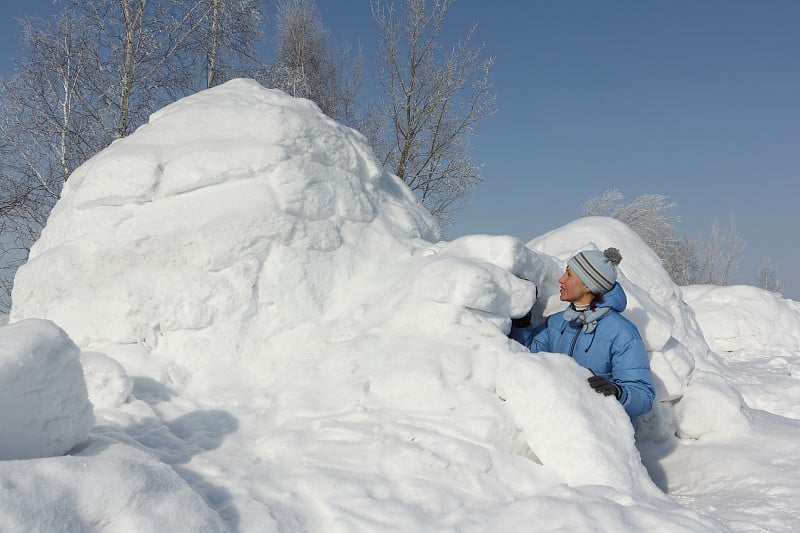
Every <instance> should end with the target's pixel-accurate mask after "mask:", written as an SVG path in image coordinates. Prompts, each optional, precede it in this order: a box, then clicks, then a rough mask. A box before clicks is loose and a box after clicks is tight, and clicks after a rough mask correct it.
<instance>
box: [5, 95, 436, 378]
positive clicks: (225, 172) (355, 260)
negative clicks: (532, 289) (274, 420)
mask: <svg viewBox="0 0 800 533" xmlns="http://www.w3.org/2000/svg"><path fill="white" fill-rule="evenodd" d="M176 132H180V134H176ZM437 237H438V228H437V227H436V225H435V223H434V222H433V220H432V219H431V217H430V216H429V215H428V214H427V213H426V212H425V211H424V210H423V209H422V208H421V207H420V206H419V205H417V204H416V202H415V200H414V198H413V196H412V195H411V193H410V191H408V189H406V188H405V187H404V186H402V185H401V184H400V182H399V180H397V178H396V177H394V176H392V175H390V174H388V173H386V172H385V171H384V170H383V169H382V167H381V165H380V163H379V162H378V161H377V160H376V159H375V157H374V155H373V154H372V152H371V151H370V149H369V148H368V146H367V144H366V143H365V141H364V139H363V137H361V135H360V134H358V133H357V132H355V131H353V130H351V129H349V128H345V127H344V126H341V125H340V124H338V123H336V122H334V121H333V120H331V119H329V118H327V117H326V116H325V115H323V114H322V113H320V112H319V111H318V109H317V108H316V106H315V105H314V104H312V103H311V102H309V101H306V100H301V99H293V98H287V97H286V95H284V94H283V93H281V92H280V91H275V90H267V89H264V88H263V87H261V86H260V85H258V84H257V83H255V82H252V81H246V80H235V81H232V82H229V83H227V84H225V85H222V86H219V87H216V88H214V89H212V90H209V91H205V92H202V93H199V94H197V95H194V96H192V97H189V98H185V99H183V100H180V101H178V102H176V103H175V104H172V105H170V106H167V107H166V108H164V109H162V110H161V111H159V112H157V113H155V114H154V115H153V116H152V117H151V119H150V122H149V123H148V124H147V125H145V126H143V127H141V128H139V129H138V130H137V131H136V132H135V134H134V135H131V136H129V137H128V138H125V139H122V140H119V141H117V142H115V143H114V144H112V145H111V146H110V147H109V148H107V149H106V150H104V151H103V152H101V153H100V154H98V155H97V156H96V157H94V158H92V159H91V160H90V161H88V162H87V163H85V164H84V165H82V166H81V167H80V168H78V169H77V170H76V171H75V172H74V174H73V175H72V176H71V177H70V179H69V181H68V182H67V184H66V185H65V188H64V192H63V194H62V198H61V200H60V201H59V202H58V204H57V206H56V208H55V209H54V210H53V213H52V215H51V217H50V219H49V222H48V225H47V227H46V229H45V230H44V232H43V233H42V236H41V238H40V239H39V241H38V242H37V243H36V245H35V246H34V247H33V249H32V250H31V254H30V260H29V262H28V263H27V264H26V265H24V266H23V267H22V268H21V269H20V271H19V273H18V274H17V277H16V280H15V286H14V293H13V298H14V308H13V309H12V314H11V320H12V321H13V320H16V319H17V318H18V317H23V316H24V317H45V316H46V317H49V318H51V319H52V320H54V321H55V322H57V323H58V324H59V325H60V326H61V327H63V328H64V329H65V330H66V331H67V332H68V333H69V334H70V336H71V337H72V338H73V339H75V340H76V342H78V343H79V344H81V345H87V344H90V343H92V342H98V341H111V342H115V343H143V344H145V345H147V346H148V348H149V349H150V350H157V349H160V350H161V351H164V352H169V353H173V354H174V353H191V358H192V364H193V365H194V364H196V363H197V362H198V361H197V357H198V355H203V354H208V355H209V357H207V358H205V359H204V360H203V364H205V365H212V364H219V365H221V366H227V365H230V364H232V363H235V361H232V360H231V358H230V357H229V356H228V354H229V352H230V350H229V347H230V346H231V344H237V343H238V342H239V339H241V338H243V337H247V336H248V333H247V330H248V326H249V324H250V323H251V322H255V323H257V324H258V325H257V326H253V327H252V328H250V329H254V330H258V331H259V332H260V334H261V335H263V336H268V335H269V334H270V333H273V332H276V331H280V330H281V329H284V328H286V327H289V326H292V325H294V324H295V323H296V322H297V321H298V320H304V319H311V318H319V317H321V316H324V315H325V314H326V313H327V312H328V310H329V308H331V307H332V306H333V305H334V302H333V300H335V294H334V293H335V291H337V290H339V289H341V288H342V287H346V286H347V285H348V282H349V281H350V280H352V279H353V278H356V277H357V271H358V269H359V268H360V264H361V263H362V262H364V261H363V260H362V258H361V257H360V255H359V253H354V252H358V250H359V249H362V248H363V249H369V248H370V246H373V247H374V242H373V241H375V240H376V239H379V240H386V241H387V243H385V244H383V245H382V246H381V248H383V247H388V248H391V247H392V241H393V240H394V241H395V246H397V248H398V250H395V253H402V252H401V251H400V249H401V248H403V247H404V248H405V249H403V250H402V251H403V252H406V251H407V245H403V247H401V246H399V245H398V244H397V239H398V238H400V239H403V240H409V239H414V238H426V239H428V240H436V238H437ZM371 243H372V244H371ZM367 263H370V262H369V261H367ZM64 272H69V275H67V276H65V275H63V274H62V273H64ZM48 279H49V281H45V280H48ZM34 280H35V281H34ZM76 288H77V289H78V290H76ZM76 309H79V310H80V312H79V313H76V312H75V310H76ZM198 352H199V353H198Z"/></svg>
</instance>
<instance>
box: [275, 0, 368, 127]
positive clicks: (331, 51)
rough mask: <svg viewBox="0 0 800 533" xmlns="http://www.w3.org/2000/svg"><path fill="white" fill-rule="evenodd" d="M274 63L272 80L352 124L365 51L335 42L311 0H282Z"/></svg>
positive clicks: (277, 86)
mask: <svg viewBox="0 0 800 533" xmlns="http://www.w3.org/2000/svg"><path fill="white" fill-rule="evenodd" d="M275 33H276V40H277V42H276V46H275V64H274V65H272V67H271V69H270V74H269V80H268V84H269V85H271V86H272V87H276V88H279V89H282V90H283V91H285V92H287V93H288V94H291V95H292V96H297V97H301V98H308V99H309V100H312V101H314V102H315V103H316V104H317V105H318V106H319V108H320V109H321V110H322V112H323V113H325V114H326V115H328V116H329V117H332V118H334V119H337V120H340V121H343V122H345V123H351V124H352V123H353V121H354V117H355V114H354V107H355V100H356V98H357V96H358V91H359V88H360V85H359V84H360V78H361V60H360V55H359V56H357V57H356V59H355V60H354V61H353V62H352V64H351V61H350V53H349V50H348V49H346V48H345V49H336V48H335V47H333V46H332V45H331V44H330V41H329V32H328V29H327V28H326V27H325V25H324V24H323V22H322V18H321V17H320V15H319V12H318V11H317V6H316V4H315V3H314V2H313V1H312V0H279V1H278V3H277V12H276V15H275Z"/></svg>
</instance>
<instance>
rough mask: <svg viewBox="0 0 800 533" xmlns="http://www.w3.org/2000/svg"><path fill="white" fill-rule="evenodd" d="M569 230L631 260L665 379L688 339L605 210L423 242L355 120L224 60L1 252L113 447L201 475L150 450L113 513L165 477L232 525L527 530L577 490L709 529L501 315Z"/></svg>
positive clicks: (513, 306)
mask: <svg viewBox="0 0 800 533" xmlns="http://www.w3.org/2000/svg"><path fill="white" fill-rule="evenodd" d="M604 228H605V229H604ZM589 229H592V231H591V235H592V236H593V238H600V239H601V240H602V241H605V240H608V241H614V242H615V244H616V245H617V246H618V247H619V248H620V249H621V250H622V251H623V256H625V257H626V260H627V258H629V257H630V258H631V259H632V260H631V261H630V262H629V263H628V264H629V270H626V269H625V264H624V263H623V276H622V277H623V284H625V286H626V289H629V294H630V295H631V301H632V302H633V303H634V305H633V307H632V310H631V316H632V318H635V320H634V321H635V322H636V323H637V324H638V325H640V327H641V328H642V329H643V330H644V331H645V334H646V339H647V342H648V346H649V348H650V349H651V350H652V352H653V354H654V361H655V362H656V363H657V364H661V367H660V368H659V369H658V371H659V372H661V373H663V374H662V375H663V378H662V380H661V381H662V383H661V384H660V385H659V387H660V389H659V390H660V399H662V400H671V399H674V398H675V397H676V396H678V395H680V394H682V393H683V387H684V386H685V382H686V378H687V376H688V375H689V373H690V372H691V369H692V367H693V366H694V365H695V364H696V362H697V361H698V359H692V355H694V356H695V358H696V357H698V354H699V357H702V356H703V350H706V351H707V347H706V346H705V343H704V341H703V340H702V337H701V336H700V334H699V332H698V330H697V329H696V324H694V323H693V322H692V321H691V320H688V319H686V318H685V317H683V316H680V315H679V313H678V311H680V309H681V305H682V303H681V301H680V300H679V298H678V296H676V295H677V294H678V293H676V292H675V288H674V286H673V285H671V284H669V285H667V286H665V287H662V286H660V284H663V283H666V282H664V281H663V280H662V279H661V277H660V276H661V274H660V271H654V272H655V273H652V272H651V270H650V269H652V268H655V266H653V264H651V263H648V262H647V260H650V259H651V258H649V256H646V254H645V253H644V252H641V251H640V250H638V249H635V247H637V246H638V247H640V248H642V249H646V247H644V246H643V245H642V244H641V243H638V242H637V243H635V246H634V244H633V241H630V243H629V242H628V241H626V239H632V238H631V237H630V236H629V234H627V233H625V232H621V230H620V228H619V227H612V226H611V225H609V224H608V223H604V222H602V221H597V222H593V223H591V224H587V223H586V222H585V221H584V222H581V223H580V224H578V225H575V226H571V227H568V228H567V229H565V230H564V231H562V232H561V235H560V236H559V238H558V239H552V240H553V241H559V242H560V241H561V240H562V238H563V241H564V242H563V243H560V244H559V246H562V247H561V248H560V249H559V250H558V251H553V250H552V249H551V248H550V247H549V245H548V246H544V247H542V248H538V249H537V250H538V251H534V250H531V249H529V248H528V247H526V246H525V245H524V244H523V243H522V242H520V241H519V240H517V239H513V238H511V237H503V236H500V237H492V236H485V235H475V236H468V237H464V238H461V239H457V240H456V241H453V242H451V243H447V242H440V241H439V231H438V228H437V227H436V224H435V223H434V221H433V220H432V219H431V217H430V216H429V215H428V214H427V213H426V212H425V211H424V209H422V208H421V207H420V206H419V205H418V204H417V203H416V202H415V200H414V198H413V196H412V194H411V193H410V191H408V189H407V188H405V186H404V185H402V183H401V182H400V181H399V180H398V179H397V178H396V177H394V176H392V175H390V174H388V173H387V172H385V171H384V170H383V169H382V167H381V165H380V164H379V162H378V161H377V160H376V158H375V157H374V155H373V154H372V152H371V150H370V149H369V147H368V146H367V143H366V141H365V139H364V138H363V137H362V136H361V135H359V134H358V133H356V132H354V131H352V130H350V129H348V128H345V127H343V126H341V125H339V124H337V123H335V122H334V121H332V120H330V119H328V118H327V117H325V116H324V115H323V114H322V113H320V112H319V110H318V109H317V108H316V107H315V106H314V105H313V104H311V103H310V102H307V101H303V100H298V99H293V98H290V97H288V96H286V95H285V94H283V93H281V92H279V91H272V90H267V89H264V88H262V87H260V86H259V85H257V84H255V83H254V82H250V81H245V80H235V81H232V82H229V83H227V84H224V85H221V86H219V87H215V88H213V89H210V90H208V91H204V92H202V93H198V94H197V95H194V96H192V97H189V98H186V99H183V100H181V101H179V102H177V103H175V104H173V105H171V106H168V107H166V108H164V109H163V110H161V111H159V112H158V113H156V114H154V115H153V116H152V118H151V120H150V122H149V123H148V124H147V125H145V126H143V127H141V128H140V129H139V130H137V131H136V132H135V133H134V134H133V135H131V136H129V137H128V138H125V139H122V140H119V141H117V142H115V143H114V144H112V145H111V146H110V147H109V148H108V149H107V150H105V151H103V152H102V153H101V154H99V155H98V156H96V157H95V158H93V159H92V160H90V161H89V162H87V163H86V164H84V165H83V166H81V167H80V168H79V169H78V170H76V172H75V173H74V174H73V176H72V177H70V179H69V181H68V182H67V184H66V187H65V189H64V193H63V196H62V198H61V200H60V201H59V202H58V204H57V206H56V208H55V209H54V211H53V213H52V215H51V217H50V220H49V222H48V225H47V227H46V228H45V230H44V232H43V234H42V237H41V238H40V240H39V241H38V242H37V243H36V245H35V246H34V247H33V249H32V250H31V254H30V260H29V262H28V263H27V264H26V265H24V266H23V267H22V268H21V269H20V270H19V272H18V274H17V278H16V281H15V286H14V292H13V302H14V307H13V309H12V310H11V320H12V322H14V321H17V320H20V319H23V318H28V317H42V318H48V319H51V320H54V321H56V322H57V323H58V324H60V325H61V326H62V327H64V328H65V330H66V331H67V332H68V333H69V334H70V336H72V337H73V338H74V339H76V342H77V343H78V344H79V345H80V346H81V347H82V348H83V349H84V350H85V351H86V352H90V353H93V354H95V355H89V356H86V357H84V364H85V367H86V368H85V371H86V375H87V376H88V377H87V379H88V381H89V383H90V392H91V394H92V397H93V398H95V399H96V401H98V402H99V403H102V406H103V407H102V408H101V409H98V416H100V417H102V419H101V422H102V426H101V427H103V428H110V429H108V430H104V432H103V433H102V434H101V435H100V436H102V437H103V438H107V439H111V440H113V442H114V445H113V446H112V448H113V449H114V450H115V453H118V454H119V457H117V458H116V459H114V456H113V455H111V456H109V460H111V461H112V463H114V464H116V463H117V462H124V463H125V465H124V466H123V467H122V469H123V470H124V469H126V468H130V469H132V470H134V471H136V470H138V469H140V468H142V469H148V468H150V465H149V463H148V462H147V461H142V460H140V459H141V457H142V456H141V453H142V452H144V453H145V455H146V456H147V457H149V458H152V457H154V458H157V459H158V460H159V461H160V463H159V464H164V465H167V466H168V467H169V468H171V471H172V472H174V473H175V474H176V475H178V476H179V477H180V478H182V480H183V481H184V482H185V483H186V484H187V485H188V486H189V487H190V488H191V490H193V491H195V492H196V493H197V494H198V495H199V497H198V498H196V499H194V500H191V501H190V502H189V504H187V506H186V508H185V509H184V508H182V507H180V506H181V500H182V499H183V498H184V497H185V496H186V494H185V491H183V489H181V488H180V487H181V485H180V483H179V482H178V481H177V480H176V479H175V478H174V477H172V476H168V475H167V474H169V472H168V471H166V469H162V470H165V471H166V473H165V472H161V471H160V470H159V471H158V472H157V474H158V475H159V476H161V475H162V474H163V475H164V480H165V481H163V483H162V482H160V481H157V482H154V483H150V484H149V485H148V483H147V482H146V481H147V479H149V478H148V477H147V473H143V474H141V475H143V476H144V478H143V479H144V480H145V482H143V483H142V484H141V491H138V490H137V489H136V487H135V486H134V485H128V484H126V485H124V486H123V487H121V488H120V492H119V493H118V494H119V498H131V499H134V500H136V501H137V502H139V501H141V502H143V503H142V505H141V506H138V505H137V506H134V507H133V510H132V511H131V516H136V515H137V513H138V512H139V511H138V510H139V509H144V508H145V507H146V503H147V502H148V501H151V500H150V499H151V498H152V497H153V495H154V493H156V492H160V491H162V490H164V487H169V486H174V487H176V490H177V493H176V498H177V499H176V500H171V501H170V502H167V505H174V506H175V512H176V517H182V516H183V517H186V516H187V515H191V514H193V513H194V510H195V509H199V510H200V514H199V515H198V518H197V520H199V521H200V522H201V523H206V522H207V521H210V522H208V523H211V524H212V525H213V524H216V522H214V519H213V517H211V518H210V516H211V515H213V512H211V513H210V514H209V512H208V511H206V512H202V509H203V506H202V504H201V503H200V501H201V500H202V501H203V502H207V503H208V505H210V506H211V507H212V510H213V511H215V512H217V513H218V514H219V515H220V516H222V517H223V519H224V521H225V524H226V526H227V527H229V528H230V529H231V530H238V531H265V530H266V531H331V532H337V531H347V532H352V531H429V530H452V531H480V530H486V526H487V524H497V525H498V527H499V526H500V525H505V526H508V525H509V524H513V525H514V526H513V527H511V526H509V527H502V528H501V529H520V528H524V527H529V525H530V516H531V515H530V509H532V508H535V509H539V510H541V513H539V514H538V515H537V526H539V527H541V528H542V529H545V530H548V529H549V530H554V529H558V528H560V527H564V525H565V524H567V523H570V524H573V525H574V523H572V522H568V521H565V518H564V517H565V516H566V515H567V514H571V516H580V517H582V518H584V519H587V520H588V519H589V518H590V515H594V510H595V509H601V510H602V514H603V516H606V517H614V518H613V519H611V520H609V521H608V523H607V524H596V527H597V528H598V529H600V530H603V529H604V528H605V530H608V531H611V530H618V529H619V528H620V527H622V528H628V529H636V528H638V529H647V530H651V531H655V530H663V531H670V532H672V531H676V524H677V530H685V531H708V530H713V529H714V524H713V523H712V522H710V521H708V520H706V519H704V518H701V517H700V516H698V515H697V514H695V513H693V512H691V511H689V510H687V509H685V508H681V507H680V506H678V505H677V504H675V502H673V501H671V500H670V499H669V498H668V497H666V496H664V495H663V494H662V493H660V492H659V491H658V490H657V489H656V488H655V487H654V486H653V485H652V483H651V482H650V481H649V479H648V477H647V475H646V473H645V471H644V468H643V467H642V465H641V462H640V460H639V454H638V452H637V450H636V448H635V447H634V446H633V429H632V428H631V427H630V425H629V422H628V418H627V416H626V415H625V414H624V412H623V410H622V409H621V407H620V406H619V405H618V404H617V403H615V402H614V401H613V400H611V399H609V398H605V397H602V396H600V395H597V394H595V393H593V392H592V391H590V389H589V388H588V386H587V384H586V379H585V373H582V371H581V369H579V368H577V367H575V365H574V364H573V363H572V362H571V361H570V360H567V359H566V358H565V356H562V355H553V356H542V357H535V356H531V355H530V354H528V353H526V352H525V351H524V349H523V348H522V347H521V346H520V345H519V344H517V343H515V342H513V341H510V340H509V339H508V338H507V337H506V336H505V334H506V332H507V331H508V328H509V326H510V321H509V318H508V317H509V316H519V315H522V314H523V313H524V312H525V311H526V310H527V309H529V308H530V306H531V304H532V303H533V302H534V299H535V295H536V287H537V285H538V286H539V289H540V290H541V291H543V292H542V294H543V296H544V297H543V298H542V302H544V303H543V304H542V305H544V304H547V305H548V309H552V310H555V308H556V306H555V305H554V302H553V297H552V295H553V294H554V291H555V290H556V287H557V284H556V283H555V279H557V277H558V275H560V273H559V270H560V269H561V268H562V267H563V260H564V258H565V257H566V256H568V255H571V254H572V253H574V252H576V251H578V250H579V249H582V248H584V247H586V246H587V244H588V243H589V242H590V241H587V240H585V239H584V237H583V236H582V235H581V234H582V233H584V230H586V231H588V230H589ZM554 235H555V234H554ZM547 242H550V241H549V240H548V241H547ZM591 242H597V243H598V244H605V243H604V242H598V241H591ZM626 250H627V252H626ZM626 254H627V255H626ZM65 273H67V274H65ZM523 278H524V279H523ZM651 282H652V284H651ZM651 285H652V286H651ZM645 288H646V289H645ZM541 307H542V306H541V305H540V306H539V309H540V310H541ZM97 354H103V355H97ZM659 354H660V355H659ZM109 358H110V360H109ZM656 363H654V366H656ZM131 382H132V385H131ZM126 448H130V457H132V458H134V460H132V461H127V462H125V461H126V458H128V457H129V456H128V455H127V454H126V453H125V449H126ZM89 449H93V448H91V447H90V448H89ZM89 449H87V450H89ZM81 453H82V454H83V453H89V452H88V451H86V452H81ZM81 457H84V455H81ZM69 464H71V463H69ZM69 464H67V463H65V464H63V465H61V466H56V467H54V469H55V470H56V471H57V472H58V471H61V469H70V467H69ZM117 466H120V465H117ZM101 468H102V467H101ZM132 474H133V473H131V475H132ZM113 475H119V474H118V473H114V474H113ZM64 477H66V476H64ZM133 477H135V476H133ZM59 479H61V478H59ZM92 479H93V477H92V475H91V473H90V474H89V475H87V477H85V478H84V477H82V476H80V475H76V477H75V482H74V483H76V484H77V483H84V482H90V481H91V480H92ZM32 483H33V482H32ZM75 490H77V489H75ZM114 494H117V493H114ZM553 495H558V496H557V497H554V496H553ZM46 496H47V497H45V498H42V500H41V505H43V506H44V505H55V504H58V505H64V506H67V507H68V508H69V506H68V505H67V503H66V502H65V500H66V498H62V497H61V496H60V495H58V494H55V493H48V494H47V495H46ZM109 498H110V499H112V500H113V503H115V504H116V502H117V498H118V496H116V495H110V496H109ZM519 502H525V503H526V505H520V504H519ZM576 502H580V504H576ZM105 503H106V502H104V501H103V498H99V499H98V500H97V501H96V502H94V503H93V502H91V501H89V499H82V498H78V499H75V500H73V503H72V507H71V509H72V511H73V512H75V513H78V514H81V515H86V516H103V511H102V510H101V508H102V506H103V505H104V504H105ZM31 505H32V507H31V508H30V509H31V512H33V511H32V510H33V509H34V506H33V504H31ZM85 506H88V507H90V508H89V509H85V508H84V507H85ZM576 506H579V507H580V508H582V509H583V510H584V511H586V512H584V513H577V514H576V513H575V510H576ZM589 510H591V511H589ZM120 512H122V511H120ZM126 516H128V515H126ZM175 520H176V521H179V520H180V518H175ZM187 520H189V518H187ZM2 524H3V522H2V521H0V525H2ZM76 528H77V529H78V530H80V529H81V526H80V525H78V526H76ZM145 529H148V528H145ZM150 529H158V528H150ZM162 529H163V528H162ZM201 529H202V528H201ZM490 529H491V528H490ZM211 530H213V529H211Z"/></svg>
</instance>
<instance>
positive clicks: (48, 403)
mask: <svg viewBox="0 0 800 533" xmlns="http://www.w3.org/2000/svg"><path fill="white" fill-rule="evenodd" d="M79 353H80V350H79V349H78V347H77V346H75V344H74V343H73V342H72V341H71V340H70V339H69V337H67V335H66V333H64V332H63V331H62V330H61V329H60V328H58V327H57V326H56V325H55V324H53V323H52V322H49V321H47V320H33V319H32V320H23V321H21V322H17V323H16V324H11V325H9V326H3V327H0V427H2V428H3V430H2V432H0V460H7V459H30V458H33V457H49V456H54V455H62V454H65V453H67V452H68V451H69V450H70V449H72V448H73V447H74V446H76V445H78V444H80V443H82V442H84V441H85V440H86V439H87V437H88V436H89V430H90V429H91V428H92V426H93V425H94V415H93V414H92V405H91V404H90V403H89V399H88V395H87V392H86V383H85V382H84V378H83V372H82V369H81V365H80V360H79Z"/></svg>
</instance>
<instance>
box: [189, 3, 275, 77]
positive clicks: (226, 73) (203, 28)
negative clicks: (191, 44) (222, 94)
mask: <svg viewBox="0 0 800 533" xmlns="http://www.w3.org/2000/svg"><path fill="white" fill-rule="evenodd" d="M205 2H206V5H205V6H204V7H203V8H202V9H200V10H198V12H196V13H195V15H196V16H199V17H200V18H201V22H200V23H199V24H197V30H196V32H195V36H196V40H197V45H198V49H199V50H200V51H201V53H203V55H204V56H205V72H206V76H205V78H206V87H207V88H209V87H213V86H215V85H218V84H219V83H222V82H225V81H228V80H230V79H231V78H233V77H236V76H253V75H254V72H255V69H256V66H257V64H258V62H259V59H260V58H259V54H258V52H257V50H256V48H255V45H256V44H257V43H259V42H260V41H262V40H263V38H264V32H263V29H262V25H263V21H264V19H265V14H264V10H263V1H262V0H205Z"/></svg>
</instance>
